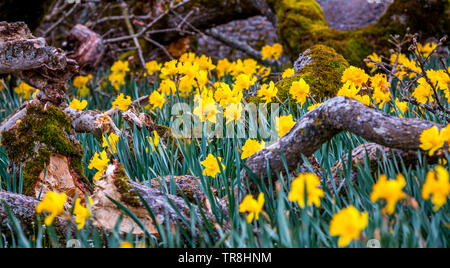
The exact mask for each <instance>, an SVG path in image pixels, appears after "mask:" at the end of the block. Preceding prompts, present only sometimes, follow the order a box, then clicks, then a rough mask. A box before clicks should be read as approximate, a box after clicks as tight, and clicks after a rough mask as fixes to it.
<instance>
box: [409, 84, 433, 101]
mask: <svg viewBox="0 0 450 268" xmlns="http://www.w3.org/2000/svg"><path fill="white" fill-rule="evenodd" d="M417 82H418V84H419V85H418V86H417V87H416V88H415V89H414V92H413V93H412V95H411V96H413V97H414V98H416V100H417V102H420V103H423V104H425V103H427V102H428V101H433V98H432V96H433V89H432V87H431V86H430V85H429V84H428V83H427V81H426V80H425V78H423V77H422V78H420V79H419V80H417Z"/></svg>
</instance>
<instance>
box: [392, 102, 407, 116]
mask: <svg viewBox="0 0 450 268" xmlns="http://www.w3.org/2000/svg"><path fill="white" fill-rule="evenodd" d="M395 106H396V107H397V109H398V110H400V112H401V113H399V115H398V117H400V118H402V117H403V115H402V114H405V113H406V111H408V110H409V107H408V102H406V101H399V99H398V98H396V99H395Z"/></svg>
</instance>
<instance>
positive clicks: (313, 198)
mask: <svg viewBox="0 0 450 268" xmlns="http://www.w3.org/2000/svg"><path fill="white" fill-rule="evenodd" d="M305 186H306V193H305ZM319 186H320V180H319V177H317V176H316V175H315V174H312V173H305V174H299V175H298V177H297V178H296V179H295V180H294V181H292V184H291V192H290V193H289V195H288V199H289V201H292V202H297V203H298V205H299V206H300V207H302V208H304V207H305V199H306V201H307V204H308V206H310V205H313V204H314V205H315V206H316V207H320V198H321V197H324V196H325V193H324V191H323V190H322V189H320V188H319ZM305 194H306V196H305Z"/></svg>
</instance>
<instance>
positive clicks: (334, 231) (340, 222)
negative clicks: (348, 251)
mask: <svg viewBox="0 0 450 268" xmlns="http://www.w3.org/2000/svg"><path fill="white" fill-rule="evenodd" d="M368 219H369V216H368V214H367V212H362V213H360V212H359V211H358V210H357V209H356V208H355V207H353V206H349V207H347V208H344V209H342V210H341V211H339V212H338V213H336V214H335V215H334V216H333V218H332V219H331V222H330V230H329V231H330V235H332V236H339V241H338V246H339V247H341V248H342V247H345V246H347V245H348V244H350V242H352V240H355V239H358V237H359V236H360V234H361V232H362V230H364V229H365V228H366V227H367V224H368Z"/></svg>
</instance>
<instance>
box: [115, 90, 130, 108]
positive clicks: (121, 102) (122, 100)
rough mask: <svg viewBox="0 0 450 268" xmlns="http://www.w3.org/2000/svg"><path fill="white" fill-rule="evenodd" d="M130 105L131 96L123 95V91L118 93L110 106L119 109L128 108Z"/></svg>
mask: <svg viewBox="0 0 450 268" xmlns="http://www.w3.org/2000/svg"><path fill="white" fill-rule="evenodd" d="M130 105H131V97H130V96H126V97H124V95H123V93H120V95H119V96H118V97H117V98H116V99H115V100H114V101H113V103H112V108H115V107H118V108H119V110H121V111H126V110H128V107H130Z"/></svg>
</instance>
